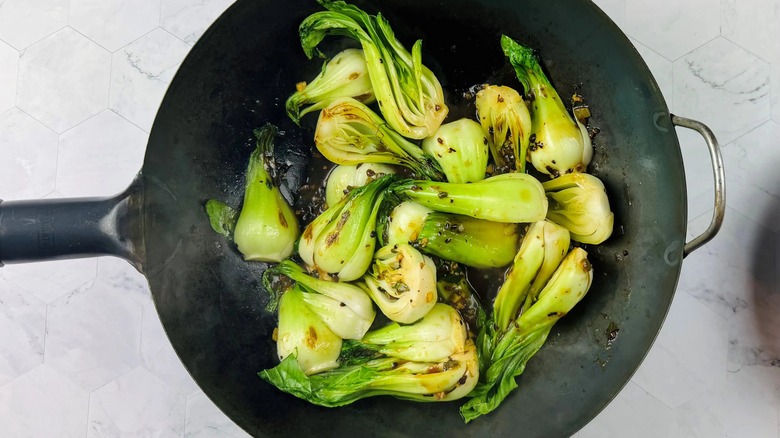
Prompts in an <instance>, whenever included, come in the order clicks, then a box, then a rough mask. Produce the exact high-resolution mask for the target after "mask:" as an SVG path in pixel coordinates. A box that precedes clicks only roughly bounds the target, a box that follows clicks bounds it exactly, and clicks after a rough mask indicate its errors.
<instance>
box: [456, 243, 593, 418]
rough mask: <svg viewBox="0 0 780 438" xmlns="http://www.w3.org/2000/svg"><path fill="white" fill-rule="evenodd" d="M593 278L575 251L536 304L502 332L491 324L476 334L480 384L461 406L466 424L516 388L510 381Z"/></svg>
mask: <svg viewBox="0 0 780 438" xmlns="http://www.w3.org/2000/svg"><path fill="white" fill-rule="evenodd" d="M510 275H511V274H510ZM592 280H593V268H592V267H591V265H590V263H589V262H588V258H587V252H585V250H584V249H582V248H574V249H573V250H571V251H570V252H569V254H568V255H567V256H566V257H565V258H564V259H563V261H562V262H561V264H560V265H559V266H558V268H557V269H556V270H555V272H554V273H553V275H552V277H551V278H550V280H549V281H548V282H547V284H546V285H545V287H544V288H543V289H542V290H541V291H540V292H539V296H538V300H537V301H536V302H535V303H533V304H532V305H531V306H530V307H529V308H528V309H527V310H525V311H524V312H523V313H522V314H521V315H520V316H519V317H517V319H516V320H515V321H514V322H513V323H512V324H510V325H509V326H508V328H507V329H506V330H500V329H498V328H497V327H496V326H495V325H494V324H490V323H488V324H485V325H484V326H483V327H482V328H481V330H480V333H479V335H478V336H477V345H478V348H479V353H480V364H481V366H482V368H481V369H480V373H481V374H480V381H479V383H478V384H477V386H476V387H475V388H474V390H473V391H472V392H471V393H469V395H468V396H469V397H470V399H469V400H468V401H467V402H466V403H465V404H464V405H463V406H461V408H460V413H461V415H462V416H463V419H464V420H465V421H466V422H467V423H468V422H470V421H472V420H474V419H476V418H477V417H479V416H481V415H485V414H488V413H490V412H492V411H493V410H494V409H496V408H497V407H498V406H499V404H501V402H502V401H503V400H504V399H505V398H506V397H507V396H508V395H509V393H510V392H512V391H513V390H514V389H515V388H517V382H516V380H515V378H516V377H517V376H519V375H521V374H522V373H523V371H525V366H526V364H527V363H528V361H529V360H530V359H531V358H532V357H533V356H534V355H535V354H536V353H537V352H538V351H539V349H540V348H541V347H542V345H544V342H545V341H546V340H547V336H548V335H549V334H550V331H551V329H552V327H553V325H555V323H556V322H557V321H558V320H559V319H560V318H562V317H563V316H564V315H566V314H567V313H569V311H571V309H572V308H573V307H574V306H575V305H576V304H577V303H578V302H579V301H580V300H581V299H582V298H583V297H584V296H585V294H586V293H587V291H588V289H589V288H590V285H591V282H592Z"/></svg>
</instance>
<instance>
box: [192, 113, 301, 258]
mask: <svg viewBox="0 0 780 438" xmlns="http://www.w3.org/2000/svg"><path fill="white" fill-rule="evenodd" d="M276 133H277V128H276V127H275V126H274V125H271V124H270V123H269V124H266V125H265V126H263V127H262V128H260V129H256V130H255V136H256V137H257V147H256V148H255V150H254V151H253V152H252V154H251V155H250V156H249V164H248V166H247V171H246V182H245V186H244V201H243V204H242V206H241V211H240V213H236V211H235V210H234V209H232V208H231V207H230V206H228V205H227V204H225V203H224V202H222V201H219V200H214V199H211V200H208V201H207V202H206V205H205V208H206V213H207V214H208V216H209V222H210V224H211V227H212V229H214V231H215V232H217V233H219V234H221V235H223V236H225V237H228V238H230V237H231V236H232V239H233V241H234V242H235V244H236V246H237V247H238V250H239V251H240V252H241V254H243V255H244V259H245V260H250V261H262V262H276V263H278V262H280V261H282V260H284V259H285V258H287V257H289V256H290V254H292V252H293V248H294V245H295V241H296V240H297V239H298V234H299V229H298V218H297V217H296V216H295V213H294V212H293V211H292V208H291V207H290V204H288V203H287V200H285V199H284V197H283V196H282V193H281V191H280V190H279V185H278V182H277V177H276V163H275V160H274V137H275V136H276Z"/></svg>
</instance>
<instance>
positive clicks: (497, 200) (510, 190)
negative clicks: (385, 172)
mask: <svg viewBox="0 0 780 438" xmlns="http://www.w3.org/2000/svg"><path fill="white" fill-rule="evenodd" d="M392 190H393V191H394V192H395V193H397V194H400V195H403V196H406V197H407V198H409V199H411V200H412V201H415V202H417V203H419V204H422V205H424V206H426V207H428V208H430V209H432V210H436V211H441V212H444V213H455V214H462V215H466V216H471V217H474V218H477V219H485V220H489V221H495V222H509V223H521V222H533V221H539V220H542V219H544V217H545V216H546V215H547V198H546V197H545V195H544V188H543V187H542V184H541V183H540V182H539V181H538V180H537V179H536V178H534V177H533V176H531V175H528V174H524V173H506V174H502V175H497V176H492V177H490V178H486V179H484V180H482V181H478V182H475V183H468V184H465V183H444V182H435V181H414V180H405V181H399V182H398V183H396V184H394V185H393V188H392Z"/></svg>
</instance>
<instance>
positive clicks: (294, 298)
mask: <svg viewBox="0 0 780 438" xmlns="http://www.w3.org/2000/svg"><path fill="white" fill-rule="evenodd" d="M303 294H304V292H303V290H302V289H301V287H300V285H298V284H294V285H293V286H292V287H290V288H288V289H287V290H285V291H284V292H283V293H282V294H281V298H280V299H279V325H278V327H277V330H276V351H277V354H278V356H279V360H281V361H282V362H284V360H285V359H289V358H291V357H292V358H293V360H295V361H296V363H297V364H298V366H299V369H300V370H301V372H303V373H305V374H316V373H319V372H322V371H325V370H329V369H333V368H337V367H338V366H339V362H338V358H339V355H340V354H341V346H342V339H341V338H340V337H339V336H338V335H336V334H335V333H333V331H332V330H331V329H330V327H328V325H327V324H325V322H324V321H323V320H322V319H321V318H320V317H319V316H318V315H317V313H315V312H314V311H312V309H311V308H309V306H308V305H307V304H306V300H305V299H304V295H303Z"/></svg>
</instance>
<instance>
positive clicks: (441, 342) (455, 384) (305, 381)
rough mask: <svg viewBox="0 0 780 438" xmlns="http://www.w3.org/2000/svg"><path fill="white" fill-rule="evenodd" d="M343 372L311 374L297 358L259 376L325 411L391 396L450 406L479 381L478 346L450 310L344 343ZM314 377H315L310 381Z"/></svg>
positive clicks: (435, 311) (443, 306) (442, 307)
mask: <svg viewBox="0 0 780 438" xmlns="http://www.w3.org/2000/svg"><path fill="white" fill-rule="evenodd" d="M338 361H339V363H340V364H341V366H339V367H338V368H335V369H331V370H327V371H325V372H322V373H318V374H314V373H306V372H305V369H304V368H303V366H302V365H301V364H300V363H299V362H298V361H296V360H295V358H294V357H287V358H286V359H285V360H283V361H282V363H281V364H279V365H278V366H276V367H274V368H272V369H270V370H265V371H262V372H261V373H260V377H262V378H263V379H265V380H266V381H268V382H269V383H271V384H272V385H274V386H276V387H278V388H279V389H281V390H283V391H285V392H288V393H290V394H293V395H295V396H296V397H299V398H302V399H304V400H308V401H309V402H311V403H314V404H318V405H321V406H328V407H333V406H343V405H346V404H349V403H352V402H354V401H356V400H359V399H361V398H365V397H371V396H377V395H392V396H394V397H398V398H404V399H411V400H416V401H431V402H435V401H450V400H456V399H459V398H461V397H463V396H465V395H466V394H468V393H469V392H470V391H471V390H472V389H473V388H474V386H475V385H476V384H477V381H478V379H479V364H478V360H477V351H476V346H475V345H474V343H473V342H472V341H471V340H470V339H468V338H467V337H466V328H465V323H464V322H463V320H462V319H461V317H460V314H459V313H458V312H457V311H456V310H455V309H453V308H452V307H450V306H448V305H446V304H437V305H436V306H435V307H434V308H433V309H432V310H431V311H430V313H429V314H428V315H427V316H426V317H425V318H423V319H422V320H420V321H418V322H417V323H415V324H411V325H399V324H397V323H393V324H390V325H388V326H385V327H382V328H379V329H377V330H374V331H371V332H368V333H367V334H366V336H365V337H364V338H363V339H362V340H360V341H356V340H355V341H345V342H344V344H343V348H342V350H341V354H340V356H339V358H338ZM307 374H311V375H307Z"/></svg>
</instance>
